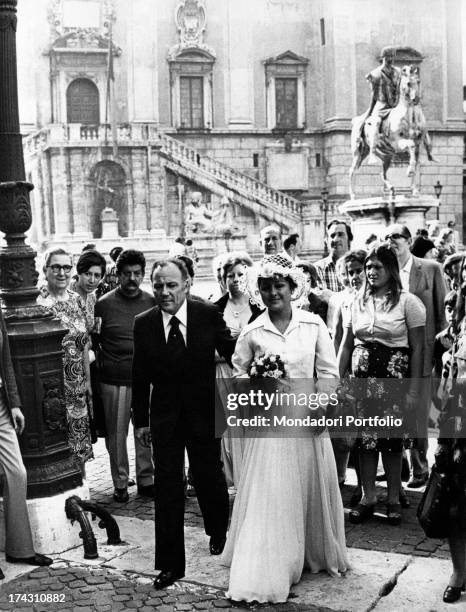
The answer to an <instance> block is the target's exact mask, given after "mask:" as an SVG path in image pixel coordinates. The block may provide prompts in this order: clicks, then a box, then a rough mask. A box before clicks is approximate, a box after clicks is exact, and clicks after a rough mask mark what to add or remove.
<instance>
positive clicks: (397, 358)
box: [338, 243, 426, 525]
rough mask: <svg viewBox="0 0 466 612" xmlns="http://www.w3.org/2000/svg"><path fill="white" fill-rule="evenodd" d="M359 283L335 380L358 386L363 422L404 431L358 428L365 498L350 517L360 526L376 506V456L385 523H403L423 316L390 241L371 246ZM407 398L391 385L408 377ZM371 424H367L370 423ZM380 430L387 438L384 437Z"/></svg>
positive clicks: (421, 345)
mask: <svg viewBox="0 0 466 612" xmlns="http://www.w3.org/2000/svg"><path fill="white" fill-rule="evenodd" d="M364 275H365V279H364V284H363V288H362V290H361V292H360V294H359V295H358V297H357V298H356V299H355V300H354V301H353V303H352V306H351V314H350V316H349V318H348V320H347V321H346V323H345V330H344V335H343V340H342V343H341V345H340V350H339V353H338V366H339V370H340V377H341V378H343V377H344V376H345V374H346V373H347V372H348V371H349V372H350V374H351V376H352V377H353V378H361V379H366V381H367V384H364V386H362V385H359V390H360V392H359V397H360V398H362V399H360V400H359V401H358V404H357V411H358V416H359V417H362V418H368V417H369V418H370V417H376V416H378V417H390V416H391V417H397V418H398V417H400V418H402V420H403V424H404V426H403V428H402V429H400V430H399V431H398V432H396V430H395V432H393V431H392V435H391V436H390V429H389V428H387V429H385V430H384V429H382V427H378V428H377V427H375V428H374V427H372V428H370V429H367V428H363V429H362V431H361V432H360V438H359V440H358V446H359V458H360V471H361V480H362V489H363V497H362V500H361V502H360V503H359V504H358V505H357V506H356V507H355V508H354V509H353V510H352V511H351V512H350V515H349V520H350V522H351V523H362V522H363V521H365V520H367V519H368V518H369V517H370V516H371V515H372V514H373V512H374V508H375V505H376V503H377V495H376V474H377V464H378V459H379V452H381V454H382V462H383V465H384V468H385V474H386V475H387V490H388V491H387V521H388V523H389V524H391V525H398V524H400V522H401V506H400V502H399V497H400V490H401V458H402V450H403V446H406V445H409V443H410V440H409V438H408V436H407V435H406V434H407V431H409V422H410V418H411V419H412V420H414V416H413V415H415V408H416V403H417V402H419V392H420V379H421V374H422V365H423V345H424V328H425V323H426V311H425V308H424V306H423V304H422V303H421V301H420V300H419V299H418V298H417V297H416V296H415V295H413V294H412V293H409V292H407V291H404V290H403V289H402V285H401V280H400V273H399V268H398V260H397V256H396V254H395V250H394V249H393V248H392V247H391V246H390V244H389V243H383V244H380V245H376V246H375V247H374V248H373V249H371V251H369V253H368V255H367V257H366V258H365V260H364ZM408 377H409V380H408V384H407V391H406V396H402V397H398V398H395V396H394V386H392V385H390V384H389V383H388V382H387V381H388V380H389V379H403V378H408ZM369 424H370V423H369ZM384 432H385V433H386V435H384Z"/></svg>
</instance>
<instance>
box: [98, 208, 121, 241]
mask: <svg viewBox="0 0 466 612" xmlns="http://www.w3.org/2000/svg"><path fill="white" fill-rule="evenodd" d="M100 220H101V221H102V238H103V239H107V240H108V239H109V238H110V239H111V238H119V235H118V217H117V214H116V212H115V211H114V210H113V208H110V207H108V206H107V208H104V209H103V211H102V214H101V215H100Z"/></svg>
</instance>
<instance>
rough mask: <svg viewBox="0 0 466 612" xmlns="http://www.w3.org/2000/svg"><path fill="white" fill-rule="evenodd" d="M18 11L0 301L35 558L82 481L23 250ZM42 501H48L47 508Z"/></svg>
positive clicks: (58, 328) (56, 338) (7, 50)
mask: <svg viewBox="0 0 466 612" xmlns="http://www.w3.org/2000/svg"><path fill="white" fill-rule="evenodd" d="M16 6H17V0H0V49H1V51H0V231H1V232H3V233H4V237H5V243H6V244H5V245H4V246H3V247H2V248H0V298H1V301H2V309H3V313H4V317H5V323H6V327H7V332H8V339H9V343H10V348H11V355H12V360H13V366H14V369H15V375H16V380H17V383H18V389H19V393H20V396H21V401H22V408H23V412H24V415H25V417H26V428H25V430H24V433H23V435H22V436H21V438H20V446H21V452H22V455H23V460H24V464H25V466H26V469H27V476H28V498H31V497H33V498H35V505H34V512H37V516H36V517H35V518H36V519H37V520H38V523H36V520H35V518H34V516H32V515H33V514H34V512H32V513H31V510H30V519H31V526H32V528H33V533H34V537H35V539H36V538H38V540H39V542H38V547H36V550H38V551H39V552H55V551H54V550H53V548H54V546H55V545H57V542H55V544H53V545H51V546H50V547H48V546H47V544H44V546H42V543H41V542H42V540H43V541H44V542H45V541H47V534H49V535H50V536H51V537H53V533H51V532H52V531H53V530H54V529H55V538H56V539H57V541H58V540H60V539H62V540H66V531H67V524H66V520H65V519H66V517H65V514H64V511H62V508H63V506H64V500H63V501H60V500H58V499H57V497H56V496H57V495H59V494H62V493H65V492H67V491H70V490H71V489H75V490H76V488H77V487H80V486H81V485H82V476H81V472H80V469H79V466H78V465H77V464H76V460H75V458H74V456H73V455H72V453H71V450H70V447H69V445H68V442H67V433H66V432H67V423H66V408H65V402H64V386H63V360H62V359H63V357H62V356H63V350H62V339H63V337H64V335H65V334H66V331H67V330H66V329H65V328H64V327H63V326H62V325H61V323H60V322H59V321H58V320H57V319H55V318H54V317H53V314H52V312H51V311H49V310H47V309H46V308H44V307H42V306H38V305H37V303H36V298H37V296H38V295H39V290H38V289H37V280H38V277H39V274H38V272H37V270H36V266H35V257H36V252H35V251H34V250H33V249H32V248H31V247H30V246H29V245H28V244H27V243H26V235H25V232H27V230H28V229H29V228H30V227H31V223H32V213H31V205H30V201H29V192H30V191H31V189H33V185H31V184H30V183H27V182H26V180H25V169H24V158H23V148H22V139H21V133H20V126H19V111H18V83H17V71H16V21H17V19H16ZM46 499H50V503H49V504H48V505H47V503H45V500H46ZM43 501H44V504H42V502H43ZM58 507H59V509H58V510H57V512H58V514H57V512H55V509H57V508H58ZM39 515H40V518H39ZM62 519H63V521H65V522H62ZM48 521H52V523H54V522H55V523H56V525H52V526H51V525H50V522H48ZM38 532H39V533H38ZM50 542H51V540H50V539H49V543H50ZM65 543H66V542H65ZM44 548H45V549H44ZM62 550H63V549H62Z"/></svg>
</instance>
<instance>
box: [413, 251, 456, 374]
mask: <svg viewBox="0 0 466 612" xmlns="http://www.w3.org/2000/svg"><path fill="white" fill-rule="evenodd" d="M409 291H410V293H414V295H417V297H418V298H419V299H420V300H421V302H422V303H423V304H424V306H425V308H426V339H425V348H424V368H423V375H424V376H429V375H430V374H431V373H432V366H433V355H434V342H435V336H436V335H437V334H438V333H439V332H440V331H442V329H445V327H446V326H447V324H446V321H445V306H444V299H445V293H446V285H445V280H444V278H443V272H442V268H441V266H440V265H439V264H438V263H437V262H435V261H431V260H429V259H420V258H419V257H415V256H414V255H413V265H412V267H411V273H410V275H409Z"/></svg>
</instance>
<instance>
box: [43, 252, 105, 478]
mask: <svg viewBox="0 0 466 612" xmlns="http://www.w3.org/2000/svg"><path fill="white" fill-rule="evenodd" d="M71 262H72V259H71V255H70V254H69V253H67V252H66V251H65V250H63V249H54V250H51V251H49V252H48V253H47V254H46V256H45V262H44V274H45V280H46V286H45V287H44V288H43V289H42V292H41V295H40V296H39V297H38V298H37V303H38V304H41V305H43V306H46V307H47V308H50V310H52V311H53V313H54V315H55V316H56V317H57V318H59V319H60V320H61V321H62V323H63V325H64V326H65V327H67V328H68V333H67V334H66V336H65V337H64V338H63V341H62V346H63V351H64V356H63V370H64V383H65V403H66V414H67V425H68V442H69V444H70V446H71V448H72V449H73V452H74V453H75V455H76V457H77V458H78V459H79V461H80V465H81V467H82V469H83V471H84V463H85V462H86V461H87V460H88V459H93V457H94V454H93V451H92V443H91V432H90V425H89V412H88V401H90V399H91V397H92V393H91V385H90V374H89V351H88V348H89V331H88V328H87V321H86V315H85V311H84V309H83V307H82V304H81V303H80V299H79V296H78V295H77V294H76V293H74V292H72V291H70V289H69V285H70V281H71V271H72V269H73V267H72V263H71Z"/></svg>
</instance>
